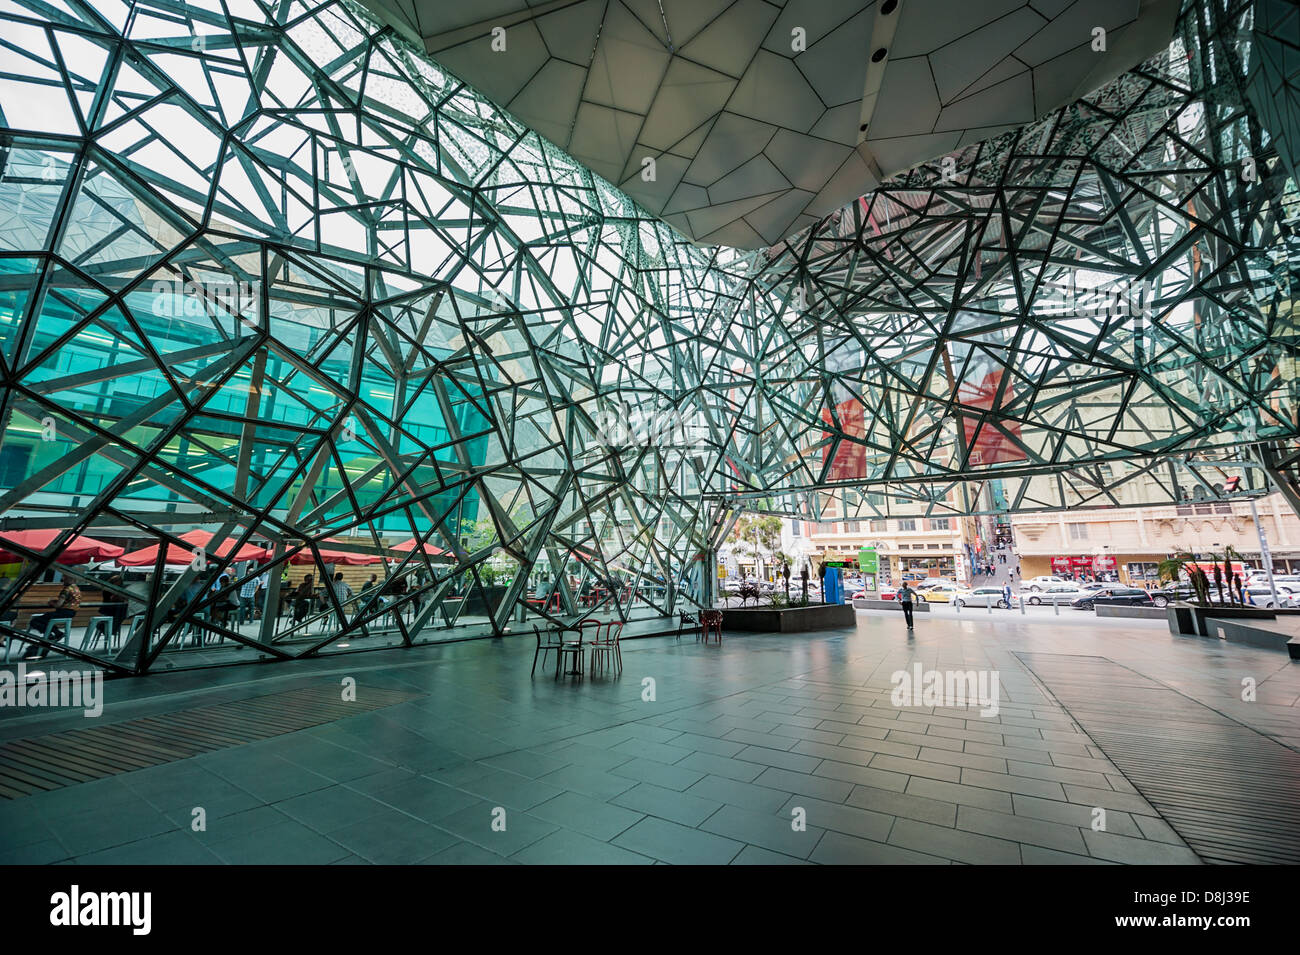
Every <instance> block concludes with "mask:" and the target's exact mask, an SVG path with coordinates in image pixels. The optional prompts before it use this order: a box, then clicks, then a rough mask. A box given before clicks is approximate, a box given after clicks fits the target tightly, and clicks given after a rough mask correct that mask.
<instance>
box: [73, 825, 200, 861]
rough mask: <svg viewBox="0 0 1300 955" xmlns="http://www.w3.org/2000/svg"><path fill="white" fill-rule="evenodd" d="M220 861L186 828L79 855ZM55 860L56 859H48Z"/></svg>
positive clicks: (109, 858) (86, 858) (103, 858)
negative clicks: (185, 830)
mask: <svg viewBox="0 0 1300 955" xmlns="http://www.w3.org/2000/svg"><path fill="white" fill-rule="evenodd" d="M159 859H166V860H167V865H220V864H221V859H220V858H218V857H217V855H216V854H215V853H213V852H212V851H211V850H209V849H208V848H207V847H206V846H204V845H203V843H201V842H199V840H197V839H195V838H194V837H193V836H192V835H191V834H190V833H188V832H184V831H177V832H167V833H163V834H162V835H157V836H151V837H149V838H148V839H141V840H139V841H138V842H131V843H128V844H126V845H122V846H115V847H114V848H112V849H102V850H100V851H99V852H92V853H90V854H89V855H84V856H80V857H78V858H77V859H76V860H75V861H76V862H77V864H78V865H154V864H156V863H157V861H158V860H159ZM49 861H54V860H49Z"/></svg>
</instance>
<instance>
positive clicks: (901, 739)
mask: <svg viewBox="0 0 1300 955" xmlns="http://www.w3.org/2000/svg"><path fill="white" fill-rule="evenodd" d="M885 739H886V740H887V741H889V742H891V743H905V744H910V745H912V746H920V747H922V748H925V747H929V748H932V749H944V750H951V751H952V752H955V753H960V752H961V750H962V740H959V739H950V738H948V737H946V736H931V735H930V734H928V733H918V732H916V731H914V730H901V729H900V730H890V731H889V733H888V734H886V736H885Z"/></svg>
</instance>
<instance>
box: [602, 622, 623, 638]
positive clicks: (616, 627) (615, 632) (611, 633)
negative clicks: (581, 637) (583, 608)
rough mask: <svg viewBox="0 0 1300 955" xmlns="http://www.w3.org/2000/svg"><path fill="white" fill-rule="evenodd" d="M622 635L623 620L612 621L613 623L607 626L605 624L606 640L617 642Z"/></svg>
mask: <svg viewBox="0 0 1300 955" xmlns="http://www.w3.org/2000/svg"><path fill="white" fill-rule="evenodd" d="M622 633H623V621H622V620H611V621H609V622H608V623H607V624H605V639H606V640H609V641H616V640H618V639H619V637H620V636H621V635H622Z"/></svg>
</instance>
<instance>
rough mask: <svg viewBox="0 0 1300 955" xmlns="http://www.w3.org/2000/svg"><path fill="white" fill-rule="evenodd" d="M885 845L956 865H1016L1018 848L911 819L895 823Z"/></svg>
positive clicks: (987, 837) (1010, 843)
mask: <svg viewBox="0 0 1300 955" xmlns="http://www.w3.org/2000/svg"><path fill="white" fill-rule="evenodd" d="M958 815H959V816H960V811H959V813H958ZM889 844H890V845H894V846H900V847H902V848H904V849H912V850H914V851H916V852H922V853H925V854H927V855H934V856H939V857H940V858H944V859H955V860H957V861H959V862H971V863H985V864H998V865H1015V864H1018V863H1019V862H1020V847H1019V846H1018V845H1017V844H1016V843H1014V842H1008V841H1007V840H1005V839H994V838H992V837H991V836H983V835H979V834H978V833H973V832H963V831H961V830H958V829H947V828H944V827H942V826H934V825H931V824H930V823H928V822H917V821H916V820H915V819H899V820H898V822H896V823H895V824H894V828H893V831H892V832H890V834H889Z"/></svg>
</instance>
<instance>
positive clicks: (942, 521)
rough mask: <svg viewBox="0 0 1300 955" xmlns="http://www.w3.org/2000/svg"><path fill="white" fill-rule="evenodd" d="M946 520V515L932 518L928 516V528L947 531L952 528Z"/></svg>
mask: <svg viewBox="0 0 1300 955" xmlns="http://www.w3.org/2000/svg"><path fill="white" fill-rule="evenodd" d="M948 520H949V519H948V518H946V517H932V518H930V530H932V531H947V530H952V528H951V527H950V526H949V524H948Z"/></svg>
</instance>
